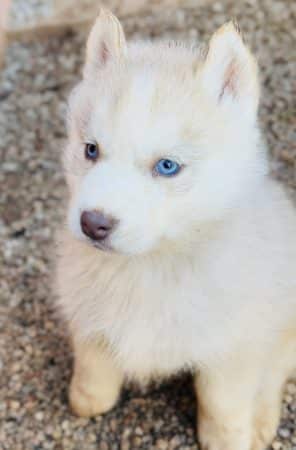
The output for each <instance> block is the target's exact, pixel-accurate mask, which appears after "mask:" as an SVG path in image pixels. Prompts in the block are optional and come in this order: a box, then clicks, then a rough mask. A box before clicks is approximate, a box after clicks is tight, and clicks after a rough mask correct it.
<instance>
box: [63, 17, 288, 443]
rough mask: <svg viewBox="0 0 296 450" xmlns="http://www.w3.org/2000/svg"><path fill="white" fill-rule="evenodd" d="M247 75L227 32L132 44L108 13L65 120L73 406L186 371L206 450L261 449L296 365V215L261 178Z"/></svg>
mask: <svg viewBox="0 0 296 450" xmlns="http://www.w3.org/2000/svg"><path fill="white" fill-rule="evenodd" d="M258 98H259V88H258V75H257V65H256V62H255V60H254V58H253V56H252V55H251V53H250V51H249V50H248V49H247V47H246V46H245V45H244V43H243V41H242V39H241V36H240V34H239V32H238V30H237V29H236V27H235V26H234V25H233V24H232V23H228V24H226V25H225V26H223V27H222V28H221V29H219V30H218V31H217V32H216V33H215V34H214V35H213V37H212V38H211V40H210V43H209V48H208V52H207V54H203V52H199V51H198V50H196V49H193V48H188V47H186V45H182V44H176V43H172V42H169V43H167V42H165V43H162V42H158V43H151V42H135V43H130V44H127V43H126V40H125V36H124V32H123V30H122V27H121V25H120V24H119V22H118V21H117V19H116V18H115V17H114V16H113V15H112V14H111V13H109V12H107V11H105V10H102V11H101V13H100V15H99V17H98V18H97V20H96V23H95V25H94V26H93V28H92V30H91V33H90V36H89V39H88V42H87V52H86V62H85V67H84V73H83V79H82V81H81V82H80V83H79V84H78V86H77V87H76V88H75V89H74V92H73V93H72V95H71V98H70V106H69V140H68V144H67V147H66V149H65V153H64V165H65V173H66V178H67V182H68V185H69V190H70V201H69V214H68V226H67V227H66V230H65V232H64V235H63V237H62V238H61V242H60V243H59V249H60V258H59V265H58V289H59V305H60V308H61V310H62V313H63V315H64V317H65V318H66V320H67V322H68V324H69V329H70V333H71V336H72V341H73V348H74V353H75V364H74V374H73V378H72V381H71V386H70V403H71V406H72V408H73V410H74V411H75V412H76V413H77V414H78V415H81V416H93V415H96V414H102V413H104V412H106V411H108V410H109V409H110V408H112V407H113V406H114V405H115V403H116V401H117V399H118V396H119V393H120V388H121V386H122V383H123V381H124V379H125V378H129V379H136V380H139V381H140V382H147V380H149V379H151V378H155V377H167V376H168V375H170V374H175V373H177V372H180V371H182V370H189V371H191V372H192V374H193V376H194V380H195V387H196V392H197V398H198V437H199V440H200V443H201V448H202V449H204V450H205V449H207V450H263V449H264V448H265V447H266V446H267V445H268V444H269V443H270V441H271V439H272V437H273V436H274V434H275V432H276V427H277V424H278V422H279V416H280V403H281V391H282V387H283V383H284V382H285V380H286V379H287V377H288V376H289V375H290V373H291V371H292V370H293V368H294V367H293V366H294V363H295V356H296V350H295V349H296V331H295V326H296V278H295V267H296V237H295V230H296V214H295V211H294V209H293V207H292V204H291V203H290V201H289V200H288V199H287V198H286V195H285V193H284V192H283V190H282V188H281V187H280V186H279V185H278V184H277V183H276V182H275V181H273V180H272V179H271V178H270V176H269V175H268V168H267V162H266V150H265V147H264V145H263V144H262V139H261V136H260V131H259V128H258V123H257V106H258Z"/></svg>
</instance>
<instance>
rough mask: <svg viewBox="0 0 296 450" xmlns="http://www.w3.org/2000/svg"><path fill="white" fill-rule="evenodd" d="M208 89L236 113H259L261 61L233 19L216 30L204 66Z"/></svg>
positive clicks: (218, 100) (214, 98)
mask: <svg viewBox="0 0 296 450" xmlns="http://www.w3.org/2000/svg"><path fill="white" fill-rule="evenodd" d="M201 81H202V85H203V87H204V89H205V90H206V91H207V93H208V94H209V95H210V96H211V97H212V98H213V100H214V101H215V102H217V103H218V104H221V105H225V106H226V107H229V108H233V109H234V111H235V113H236V114H237V112H240V113H241V114H247V115H249V116H253V117H255V116H256V112H257V106H258V100H259V83H258V68H257V63H256V61H255V59H254V57H253V56H252V54H251V52H250V51H249V49H248V48H247V47H246V46H245V44H244V42H243V40H242V38H241V35H240V33H239V31H238V29H237V27H236V26H235V25H234V23H232V22H229V23H227V24H226V25H224V26H222V27H221V28H219V29H218V31H216V33H215V34H214V35H213V36H212V38H211V40H210V44H209V50H208V54H207V56H206V60H205V62H204V65H203V67H202V69H201Z"/></svg>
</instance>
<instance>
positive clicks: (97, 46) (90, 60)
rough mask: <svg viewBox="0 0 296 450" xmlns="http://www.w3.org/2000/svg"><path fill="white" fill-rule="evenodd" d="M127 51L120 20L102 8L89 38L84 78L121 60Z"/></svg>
mask: <svg viewBox="0 0 296 450" xmlns="http://www.w3.org/2000/svg"><path fill="white" fill-rule="evenodd" d="M125 50H126V41H125V36H124V31H123V29H122V26H121V25H120V23H119V21H118V19H117V18H116V17H115V16H114V15H113V14H112V13H111V12H110V11H108V10H106V9H104V8H101V10H100V14H99V16H98V17H97V19H96V21H95V24H94V25H93V27H92V29H91V31H90V34H89V37H88V41H87V45H86V62H85V67H84V76H85V77H89V76H93V75H94V74H96V73H97V72H98V71H99V70H102V69H103V68H104V67H105V66H107V64H109V63H111V62H112V60H113V61H116V60H119V59H120V58H121V57H122V56H123V55H124V53H125Z"/></svg>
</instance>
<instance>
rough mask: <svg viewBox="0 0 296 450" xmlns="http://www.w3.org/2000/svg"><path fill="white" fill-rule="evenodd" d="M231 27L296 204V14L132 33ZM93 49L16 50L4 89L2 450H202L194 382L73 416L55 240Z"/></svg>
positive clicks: (264, 13) (239, 5)
mask: <svg viewBox="0 0 296 450" xmlns="http://www.w3.org/2000/svg"><path fill="white" fill-rule="evenodd" d="M191 4H193V2H191ZM231 17H234V18H236V19H237V20H238V21H239V24H240V26H241V29H242V31H243V33H244V35H245V37H246V41H247V42H248V43H249V44H250V45H251V47H252V48H253V50H254V51H255V53H256V54H257V56H258V58H259V63H260V68H261V74H262V84H263V93H262V104H261V109H260V118H261V123H262V126H263V129H264V132H265V135H266V138H267V142H268V145H269V148H270V154H271V157H272V169H273V171H274V173H275V175H276V176H278V177H279V178H280V180H282V182H284V183H285V184H286V185H288V186H289V187H290V188H291V192H292V193H293V192H294V195H295V188H296V148H295V141H296V139H295V137H296V136H295V130H296V105H295V98H296V92H295V89H296V86H295V79H296V61H295V42H296V40H295V38H296V27H295V23H296V3H295V2H293V1H289V0H286V1H273V0H260V1H259V0H258V1H256V0H249V1H246V0H242V1H235V0H233V1H228V0H226V1H224V2H215V3H213V4H212V5H208V6H204V7H200V8H196V7H190V6H188V7H184V8H183V9H178V10H177V11H173V12H170V11H166V12H165V13H163V14H162V15H157V16H153V15H147V14H146V15H142V16H141V17H137V18H129V19H128V20H126V21H125V22H124V26H125V29H126V31H127V33H128V35H129V36H133V37H143V36H144V37H148V36H149V37H152V38H155V37H158V36H166V37H167V36H170V37H174V38H177V39H189V40H196V39H198V40H200V39H201V40H204V39H207V38H208V37H209V35H210V33H211V32H212V31H213V30H214V29H215V28H216V27H217V26H219V25H220V24H222V23H223V22H225V21H226V20H228V19H229V18H231ZM84 41H85V35H83V34H67V35H64V36H63V37H59V38H50V39H49V40H47V41H43V42H42V43H32V44H27V45H20V44H13V45H12V46H11V47H10V48H9V51H8V53H7V61H6V70H5V71H4V73H3V77H2V81H1V85H0V136H1V141H0V156H1V167H0V193H1V195H0V241H1V242H0V308H1V310H0V372H1V373H0V385H1V391H0V396H1V397H0V449H3V450H4V449H5V450H41V449H56V450H62V449H65V450H66V449H67V450H70V449H71V450H74V449H75V450H94V449H98V450H109V449H110V450H119V449H121V450H129V449H131V450H132V449H143V450H144V449H149V450H153V449H162V450H165V449H169V450H173V449H182V450H196V449H197V448H198V447H197V444H196V439H195V428H196V427H195V399H194V394H193V390H192V386H191V379H190V377H189V376H187V375H184V376H181V377H179V378H178V379H175V380H170V381H168V382H165V383H163V384H161V385H159V386H155V385H154V386H151V388H149V390H148V391H147V392H141V391H140V389H138V388H137V387H133V386H132V387H128V388H125V390H124V392H123V394H122V397H121V400H120V403H119V404H118V406H117V407H116V408H115V409H114V410H113V411H111V412H110V413H108V414H106V415H104V416H103V417H97V418H95V419H92V420H86V419H78V418H75V417H74V416H72V415H71V413H70V411H69V408H68V404H67V386H68V382H69V377H70V372H71V363H72V361H71V353H70V349H69V345H68V342H67V336H66V332H65V329H64V327H63V325H62V324H61V323H60V322H59V320H58V319H57V317H56V314H55V311H54V294H53V293H52V272H53V270H52V266H53V264H52V259H53V255H54V253H55V249H54V244H53V233H54V230H57V232H58V228H59V224H60V223H61V221H62V220H63V218H64V213H65V210H64V204H65V202H64V199H65V196H66V189H65V185H64V180H63V175H62V171H61V165H60V156H61V153H62V151H63V145H64V139H65V123H64V122H65V111H66V99H67V95H68V92H69V90H70V88H71V87H72V86H73V84H74V83H75V82H76V81H77V79H78V78H79V75H80V73H81V64H82V59H83V49H84ZM293 83H294V84H293ZM73 263H75V262H73ZM270 370H276V361H271V366H270ZM229 395H231V392H230V393H229ZM273 449H274V450H280V449H285V450H296V381H295V380H294V381H293V380H291V381H290V382H289V384H288V385H287V388H286V392H285V395H284V398H283V408H282V422H281V426H280V428H279V430H278V436H277V437H276V439H275V441H274V443H273Z"/></svg>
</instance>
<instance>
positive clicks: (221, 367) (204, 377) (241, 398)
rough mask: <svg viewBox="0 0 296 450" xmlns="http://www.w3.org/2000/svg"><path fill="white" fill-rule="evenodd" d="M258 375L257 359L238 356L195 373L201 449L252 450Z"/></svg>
mask: <svg viewBox="0 0 296 450" xmlns="http://www.w3.org/2000/svg"><path fill="white" fill-rule="evenodd" d="M259 374H260V371H259V370H258V364H256V362H254V363H253V364H252V362H249V365H247V364H246V361H243V360H242V358H241V357H239V358H237V359H236V358H234V359H233V360H231V361H230V362H229V364H226V363H225V362H224V363H223V364H221V363H220V364H218V365H217V366H216V367H214V368H206V369H204V370H202V371H201V372H200V373H198V374H197V375H196V378H195V386H196V393H197V398H198V427H197V428H198V439H199V442H200V444H201V449H202V450H251V448H252V423H253V413H254V404H255V395H256V390H257V387H258V384H259V376H260V375H259ZM262 450H263V449H262Z"/></svg>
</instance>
